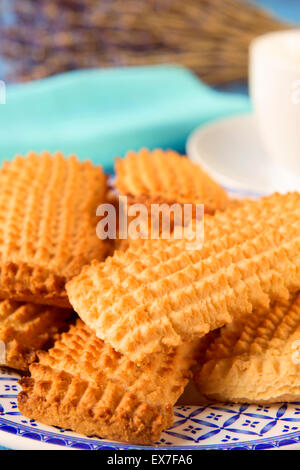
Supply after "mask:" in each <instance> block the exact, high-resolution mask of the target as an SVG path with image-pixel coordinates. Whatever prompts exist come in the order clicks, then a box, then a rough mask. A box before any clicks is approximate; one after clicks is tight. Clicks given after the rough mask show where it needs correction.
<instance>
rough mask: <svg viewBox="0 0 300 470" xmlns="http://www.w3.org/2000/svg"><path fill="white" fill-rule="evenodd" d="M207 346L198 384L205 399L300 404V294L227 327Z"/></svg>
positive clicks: (201, 361)
mask: <svg viewBox="0 0 300 470" xmlns="http://www.w3.org/2000/svg"><path fill="white" fill-rule="evenodd" d="M205 339H206V337H205V338H204V340H205ZM205 346H206V350H205V351H203V354H202V356H201V357H200V358H199V368H198V369H199V370H198V371H197V372H196V373H195V383H196V385H197V387H198V389H199V391H200V393H201V395H203V396H204V397H205V398H206V399H208V400H210V401H221V402H230V403H259V404H261V403H278V402H285V401H299V399H300V355H299V351H300V293H297V294H296V295H292V296H291V298H290V299H289V300H287V301H283V302H277V303H275V304H274V305H272V307H271V308H270V310H267V311H256V312H253V314H252V315H251V316H250V317H248V316H244V317H242V318H240V319H238V320H235V321H233V322H232V324H230V325H226V326H224V327H223V328H221V330H220V331H219V333H218V335H216V336H215V337H211V338H210V342H208V341H206V344H205Z"/></svg>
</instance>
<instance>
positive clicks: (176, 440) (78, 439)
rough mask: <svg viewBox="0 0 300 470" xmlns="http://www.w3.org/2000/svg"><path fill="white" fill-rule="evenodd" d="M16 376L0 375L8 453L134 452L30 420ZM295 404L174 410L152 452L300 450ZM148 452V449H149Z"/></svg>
mask: <svg viewBox="0 0 300 470" xmlns="http://www.w3.org/2000/svg"><path fill="white" fill-rule="evenodd" d="M18 378H19V377H18V375H17V374H15V373H13V372H10V371H7V370H5V369H3V370H0V445H2V446H5V447H8V448H10V449H34V450H35V449H49V450H51V449H62V450H63V449H90V450H101V449H111V450H114V449H138V448H143V449H145V448H148V449H149V447H139V446H132V445H126V444H122V443H117V442H108V441H105V440H102V439H97V438H88V437H85V436H81V435H79V434H75V433H73V432H71V431H69V430H65V429H60V428H57V427H51V426H44V425H43V424H41V423H38V422H36V421H35V420H29V419H27V418H25V417H24V416H22V415H21V413H19V411H18V408H17V393H18V390H19V386H18V384H17V381H18ZM299 442H300V403H289V404H284V403H282V404H280V405H269V406H255V405H251V406H250V405H232V404H214V405H211V406H201V407H200V406H176V407H175V423H174V425H173V426H172V427H171V428H170V429H168V430H167V431H165V432H164V433H163V435H162V438H161V440H160V442H158V443H157V445H158V447H156V449H161V450H162V449H199V450H200V449H202V450H203V449H278V448H280V447H282V446H285V447H289V448H291V447H292V448H293V447H296V448H297V447H298V448H300V444H298V445H297V443H299ZM152 448H153V447H152Z"/></svg>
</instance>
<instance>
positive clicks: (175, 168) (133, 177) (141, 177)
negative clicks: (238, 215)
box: [115, 149, 228, 213]
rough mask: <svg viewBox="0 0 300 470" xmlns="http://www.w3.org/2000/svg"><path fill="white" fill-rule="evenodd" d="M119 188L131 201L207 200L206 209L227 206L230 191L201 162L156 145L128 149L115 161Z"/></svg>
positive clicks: (197, 201) (199, 201) (201, 201)
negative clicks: (207, 171) (148, 148)
mask: <svg viewBox="0 0 300 470" xmlns="http://www.w3.org/2000/svg"><path fill="white" fill-rule="evenodd" d="M115 172H116V183H115V184H116V188H117V189H118V191H119V193H120V194H122V195H127V196H129V198H130V201H131V202H144V203H148V204H151V203H164V202H165V203H169V204H172V203H175V202H177V203H180V204H188V203H190V204H192V203H193V204H196V203H198V204H204V207H205V212H207V213H214V212H215V211H216V210H217V209H219V210H223V209H225V207H226V205H227V203H228V196H227V193H226V191H225V190H224V189H223V188H221V186H219V185H218V184H217V183H216V182H215V181H214V180H213V179H212V178H210V177H209V176H208V175H207V174H206V173H205V172H204V171H203V170H202V169H201V168H200V166H199V165H196V164H194V163H192V162H191V161H190V160H188V158H184V157H183V156H181V155H179V154H178V153H176V152H174V151H171V150H168V151H163V150H160V149H156V150H153V151H149V150H147V149H142V150H140V151H139V152H137V153H135V152H128V154H127V155H126V157H125V158H124V159H118V160H117V161H116V164H115Z"/></svg>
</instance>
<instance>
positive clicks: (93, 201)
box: [0, 152, 107, 307]
mask: <svg viewBox="0 0 300 470" xmlns="http://www.w3.org/2000/svg"><path fill="white" fill-rule="evenodd" d="M0 187H1V192H0V297H1V298H10V299H16V300H20V301H26V302H27V301H28V302H34V303H40V304H49V305H51V304H52V305H56V306H63V307H65V306H70V305H69V302H68V298H67V296H66V292H65V282H66V281H67V280H69V279H71V278H72V277H73V276H74V275H76V274H78V273H79V272H80V270H81V268H82V266H83V265H85V264H87V263H89V262H90V261H91V260H92V259H99V260H102V259H103V258H104V257H105V254H106V252H107V245H106V244H105V243H104V242H103V241H101V240H99V238H98V237H97V235H96V225H97V222H98V220H97V217H96V207H97V206H98V204H100V203H102V202H103V200H104V197H105V193H106V177H105V175H104V173H103V171H102V169H101V168H100V167H95V166H93V165H92V164H91V163H90V162H88V161H86V162H79V161H78V160H77V158H76V157H75V156H71V157H69V158H65V157H64V156H63V155H62V154H61V153H56V154H54V155H53V156H51V155H50V154H49V153H48V152H43V153H41V155H37V154H35V153H33V152H31V153H29V154H28V155H27V156H26V157H21V156H17V157H15V158H14V160H13V161H11V162H5V163H4V164H3V167H2V169H1V171H0Z"/></svg>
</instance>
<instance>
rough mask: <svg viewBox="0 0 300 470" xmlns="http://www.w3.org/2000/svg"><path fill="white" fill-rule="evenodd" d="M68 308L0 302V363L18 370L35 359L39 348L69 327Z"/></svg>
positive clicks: (50, 342) (25, 368) (69, 312)
mask: <svg viewBox="0 0 300 470" xmlns="http://www.w3.org/2000/svg"><path fill="white" fill-rule="evenodd" d="M72 314H73V312H72V310H69V309H62V308H58V307H51V306H42V305H37V304H30V303H21V302H16V301H13V300H3V301H1V302H0V344H1V354H0V365H3V366H6V367H11V368H13V369H18V370H22V371H26V370H28V367H29V364H30V363H31V362H33V361H35V360H36V357H37V356H36V353H37V351H38V350H39V349H46V348H49V347H51V346H53V344H54V341H55V339H56V337H57V335H58V333H61V332H62V331H65V330H67V329H68V328H69V321H70V320H71V317H72Z"/></svg>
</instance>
